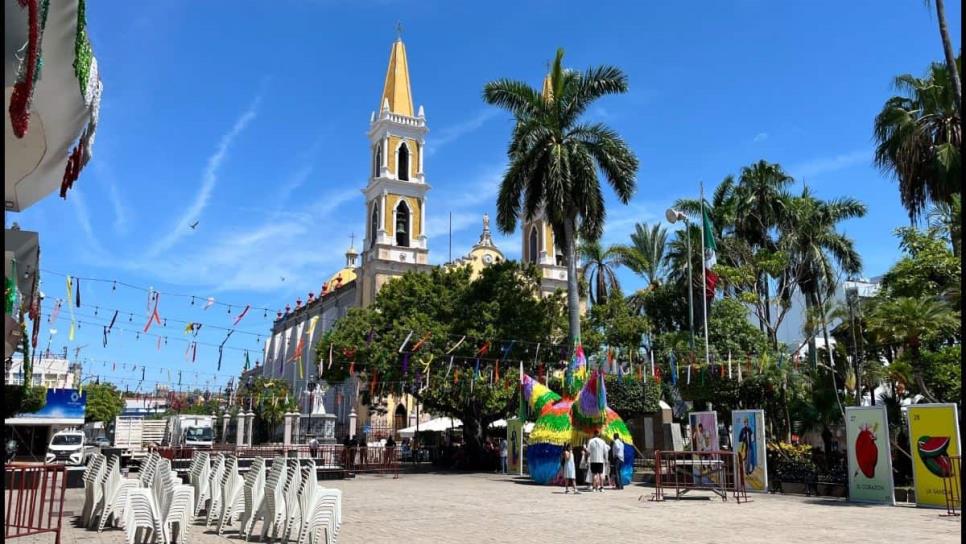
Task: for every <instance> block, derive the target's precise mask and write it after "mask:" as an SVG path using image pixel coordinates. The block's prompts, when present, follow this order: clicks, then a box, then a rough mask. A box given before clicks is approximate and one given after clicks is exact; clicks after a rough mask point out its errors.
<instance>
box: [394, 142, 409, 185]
mask: <svg viewBox="0 0 966 544" xmlns="http://www.w3.org/2000/svg"><path fill="white" fill-rule="evenodd" d="M396 172H397V173H398V174H399V176H398V177H399V179H401V180H403V181H409V146H407V145H406V142H403V143H402V144H401V145H400V146H399V168H397V169H396Z"/></svg>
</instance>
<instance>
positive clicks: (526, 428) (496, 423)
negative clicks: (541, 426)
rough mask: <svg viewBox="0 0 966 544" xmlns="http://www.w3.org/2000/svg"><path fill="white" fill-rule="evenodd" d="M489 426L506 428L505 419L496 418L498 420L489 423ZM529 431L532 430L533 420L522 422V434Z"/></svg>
mask: <svg viewBox="0 0 966 544" xmlns="http://www.w3.org/2000/svg"><path fill="white" fill-rule="evenodd" d="M490 428H491V429H505V428H506V420H505V419H498V420H496V421H494V422H493V423H490ZM531 431H533V422H532V421H528V422H526V423H524V424H523V432H524V434H530V432H531Z"/></svg>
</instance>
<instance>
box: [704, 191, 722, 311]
mask: <svg viewBox="0 0 966 544" xmlns="http://www.w3.org/2000/svg"><path fill="white" fill-rule="evenodd" d="M701 220H702V226H703V228H702V229H701V230H703V231H704V232H703V234H704V270H705V285H704V289H705V296H707V297H708V298H714V288H715V286H716V285H718V275H717V274H715V273H714V272H712V271H711V269H712V268H713V267H714V265H715V264H717V262H718V256H717V249H718V246H717V245H716V244H715V243H714V225H712V223H711V217H710V216H709V215H708V208H707V205H706V204H705V203H704V202H703V201H702V203H701Z"/></svg>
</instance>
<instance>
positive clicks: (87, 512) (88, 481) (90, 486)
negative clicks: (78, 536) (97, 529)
mask: <svg viewBox="0 0 966 544" xmlns="http://www.w3.org/2000/svg"><path fill="white" fill-rule="evenodd" d="M105 463H106V460H105V458H104V456H103V455H101V454H95V455H94V457H92V458H91V462H90V464H88V465H87V468H85V469H84V476H83V480H84V508H83V509H81V517H80V521H81V525H83V526H84V527H87V526H88V525H89V524H90V521H91V515H92V514H93V512H94V506H95V505H96V504H97V501H98V499H99V497H100V495H99V493H100V491H96V490H99V489H101V488H100V486H99V485H98V482H99V481H100V479H101V477H102V476H103V475H104V469H105ZM101 491H103V490H101Z"/></svg>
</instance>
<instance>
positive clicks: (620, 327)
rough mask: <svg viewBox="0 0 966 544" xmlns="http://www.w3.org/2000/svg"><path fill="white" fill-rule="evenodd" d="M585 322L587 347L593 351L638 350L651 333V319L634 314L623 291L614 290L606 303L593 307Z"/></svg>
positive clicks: (585, 342)
mask: <svg viewBox="0 0 966 544" xmlns="http://www.w3.org/2000/svg"><path fill="white" fill-rule="evenodd" d="M584 323H585V324H584V327H583V329H584V331H585V335H584V348H585V349H586V350H587V351H590V352H592V351H595V350H598V349H600V348H602V347H610V348H615V349H619V350H624V351H623V352H624V353H625V354H626V353H627V350H630V349H633V350H636V349H637V347H638V346H639V345H640V343H641V337H642V336H644V335H645V334H647V333H648V332H649V330H650V325H649V322H648V319H647V318H645V317H643V316H641V315H639V314H637V313H636V312H634V310H633V308H632V307H631V305H630V304H629V303H628V300H627V299H626V298H624V296H623V293H621V291H620V289H618V290H616V291H612V292H611V296H610V298H608V299H607V302H606V303H604V304H595V305H594V306H592V307H591V308H590V312H589V314H588V316H587V317H586V319H585V320H584Z"/></svg>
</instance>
